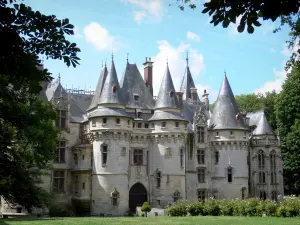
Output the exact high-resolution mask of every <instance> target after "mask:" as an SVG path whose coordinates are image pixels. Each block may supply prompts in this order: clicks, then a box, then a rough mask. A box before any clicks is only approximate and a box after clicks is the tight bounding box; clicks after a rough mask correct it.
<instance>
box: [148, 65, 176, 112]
mask: <svg viewBox="0 0 300 225" xmlns="http://www.w3.org/2000/svg"><path fill="white" fill-rule="evenodd" d="M171 93H173V94H171ZM154 108H155V109H161V108H174V109H178V108H179V104H178V99H177V95H176V92H175V88H174V84H173V80H172V77H171V73H170V70H169V65H168V64H167V68H166V71H165V74H164V76H163V79H162V82H161V85H160V89H159V93H158V96H157V100H156V103H155V107H154Z"/></svg>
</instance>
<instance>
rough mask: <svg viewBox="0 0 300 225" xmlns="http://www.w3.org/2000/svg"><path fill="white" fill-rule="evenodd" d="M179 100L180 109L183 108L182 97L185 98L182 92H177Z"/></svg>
mask: <svg viewBox="0 0 300 225" xmlns="http://www.w3.org/2000/svg"><path fill="white" fill-rule="evenodd" d="M176 95H177V98H178V103H179V106H180V108H181V107H182V96H183V92H182V91H177V92H176Z"/></svg>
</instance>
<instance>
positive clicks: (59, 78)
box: [58, 73, 60, 83]
mask: <svg viewBox="0 0 300 225" xmlns="http://www.w3.org/2000/svg"><path fill="white" fill-rule="evenodd" d="M58 82H59V83H60V73H58Z"/></svg>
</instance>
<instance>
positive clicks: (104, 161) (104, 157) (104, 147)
mask: <svg viewBox="0 0 300 225" xmlns="http://www.w3.org/2000/svg"><path fill="white" fill-rule="evenodd" d="M101 151H102V157H101V158H102V165H104V166H106V165H107V158H108V145H107V144H105V143H104V144H102V145H101Z"/></svg>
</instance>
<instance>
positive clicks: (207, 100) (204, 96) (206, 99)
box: [202, 89, 209, 110]
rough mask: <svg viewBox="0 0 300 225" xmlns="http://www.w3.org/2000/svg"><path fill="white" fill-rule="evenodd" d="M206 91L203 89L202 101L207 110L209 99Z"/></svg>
mask: <svg viewBox="0 0 300 225" xmlns="http://www.w3.org/2000/svg"><path fill="white" fill-rule="evenodd" d="M208 95H209V94H208V93H207V92H206V90H205V89H204V94H203V95H202V98H203V101H204V103H205V105H206V108H207V110H209V99H208Z"/></svg>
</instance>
